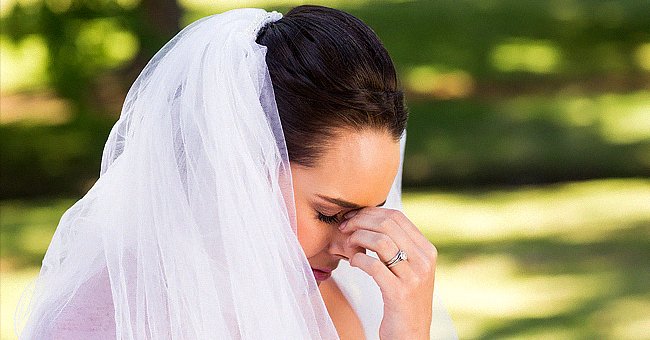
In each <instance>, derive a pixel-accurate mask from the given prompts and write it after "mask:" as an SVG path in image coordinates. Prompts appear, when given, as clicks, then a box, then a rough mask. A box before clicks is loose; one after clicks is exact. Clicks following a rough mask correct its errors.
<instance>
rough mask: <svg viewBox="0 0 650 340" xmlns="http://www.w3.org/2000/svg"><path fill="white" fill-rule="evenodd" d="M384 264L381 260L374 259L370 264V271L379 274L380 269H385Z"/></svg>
mask: <svg viewBox="0 0 650 340" xmlns="http://www.w3.org/2000/svg"><path fill="white" fill-rule="evenodd" d="M383 266H384V264H383V263H381V262H379V261H372V263H371V264H370V266H369V267H370V272H371V273H373V274H379V273H380V271H381V270H382V269H383Z"/></svg>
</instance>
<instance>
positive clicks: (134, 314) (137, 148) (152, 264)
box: [21, 9, 337, 339]
mask: <svg viewBox="0 0 650 340" xmlns="http://www.w3.org/2000/svg"><path fill="white" fill-rule="evenodd" d="M280 17H281V14H280V13H277V12H271V13H268V12H266V11H264V10H261V9H238V10H233V11H229V12H226V13H222V14H218V15H213V16H210V17H207V18H204V19H201V20H199V21H197V22H195V23H193V24H191V25H190V26H188V27H187V28H185V29H183V30H182V32H180V33H179V34H178V35H177V36H176V37H174V39H172V40H171V41H170V42H169V43H167V44H166V45H165V47H163V48H162V50H161V51H159V52H158V53H157V54H156V55H155V56H154V58H153V59H152V60H151V61H150V62H149V64H148V65H147V66H146V68H145V69H144V70H143V71H142V73H141V75H140V76H139V77H138V79H137V80H136V82H135V83H134V84H133V86H132V88H131V89H130V91H129V93H128V95H127V98H126V101H125V103H124V107H123V109H122V113H121V117H120V119H119V121H118V122H117V123H116V124H115V126H114V127H113V129H112V131H111V133H110V136H109V138H108V141H107V143H106V147H105V149H104V154H103V159H102V172H101V177H100V178H99V180H98V181H97V182H96V184H95V185H94V186H93V188H92V189H91V190H90V191H89V192H88V193H87V194H86V195H85V196H84V197H83V198H82V199H81V200H79V201H78V202H77V203H76V204H74V205H73V206H72V207H71V208H70V209H69V210H68V211H67V212H66V213H65V214H64V215H63V217H62V219H61V221H60V223H59V226H58V228H57V230H56V233H55V235H54V238H53V240H52V243H51V244H50V247H49V248H48V250H47V254H46V256H45V258H44V260H43V267H42V269H41V273H40V275H39V277H38V279H37V281H36V284H35V291H34V294H33V297H32V301H31V303H30V304H29V308H28V309H29V311H28V313H29V316H28V317H27V315H25V317H27V322H26V325H25V326H24V328H23V332H22V334H21V338H24V339H50V338H65V339H72V338H80V339H81V338H93V339H97V338H103V337H106V338H118V339H169V338H174V339H207V338H244V339H269V338H274V339H308V338H313V339H320V338H326V339H331V338H336V337H337V335H336V331H335V329H334V326H333V324H332V322H331V320H330V318H329V317H328V314H327V311H326V309H325V306H324V304H323V301H322V299H321V297H320V293H319V291H318V288H317V285H316V282H315V280H314V278H313V274H312V272H311V269H310V267H309V264H308V263H307V260H306V258H305V255H304V253H303V251H302V249H301V248H300V244H299V243H298V240H297V238H296V236H295V226H296V224H295V218H294V208H293V206H292V205H293V203H292V202H293V197H292V191H291V180H290V179H291V176H290V172H289V163H288V157H287V151H286V147H285V145H284V138H283V134H282V130H281V126H280V120H279V116H278V113H277V108H276V105H275V100H274V96H273V88H272V86H271V81H270V78H269V74H268V71H267V69H266V63H265V52H266V47H264V46H261V45H258V44H257V43H255V39H256V34H257V32H258V30H259V28H260V27H261V26H263V25H264V24H265V23H267V22H269V21H275V20H278V19H279V18H280ZM287 207H288V209H287ZM113 311H114V315H113ZM102 330H104V331H105V332H104V333H102ZM111 331H112V332H113V334H111Z"/></svg>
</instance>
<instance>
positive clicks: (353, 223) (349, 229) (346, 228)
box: [340, 209, 428, 264]
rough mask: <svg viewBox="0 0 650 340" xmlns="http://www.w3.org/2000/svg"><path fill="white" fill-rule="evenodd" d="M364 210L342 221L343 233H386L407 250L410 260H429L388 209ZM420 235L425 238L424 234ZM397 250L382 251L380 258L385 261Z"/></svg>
mask: <svg viewBox="0 0 650 340" xmlns="http://www.w3.org/2000/svg"><path fill="white" fill-rule="evenodd" d="M363 210H366V209H363ZM363 210H361V211H359V212H358V213H357V214H356V215H354V216H353V217H352V218H350V219H348V220H345V221H343V223H341V226H340V228H341V231H342V232H343V233H353V232H356V231H357V230H369V231H373V232H376V233H381V234H386V235H388V236H389V237H390V238H391V239H392V240H393V241H394V242H395V244H396V245H397V247H398V248H399V249H401V250H403V251H405V252H406V254H407V255H408V256H409V260H410V261H412V262H413V263H417V264H420V263H422V262H427V261H426V258H425V257H424V254H423V250H422V249H420V247H419V246H418V245H417V244H416V243H415V242H414V240H413V237H411V236H410V235H409V234H408V233H407V232H406V231H405V230H404V229H403V228H401V227H400V226H399V225H398V224H397V223H396V222H395V220H393V219H392V218H390V217H389V216H388V215H387V213H388V212H389V211H388V210H387V209H369V210H368V211H363ZM420 237H422V238H423V236H420ZM425 241H426V239H425ZM426 242H428V241H426ZM399 249H397V250H399ZM397 250H394V251H392V254H386V253H382V254H381V255H383V256H380V258H382V260H383V261H387V260H389V259H391V258H392V257H393V256H394V255H395V254H396V253H397ZM378 254H379V253H378Z"/></svg>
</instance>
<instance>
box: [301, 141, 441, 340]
mask: <svg viewBox="0 0 650 340" xmlns="http://www.w3.org/2000/svg"><path fill="white" fill-rule="evenodd" d="M338 132H339V133H338V134H337V137H335V138H334V139H333V140H332V141H331V143H330V145H329V147H328V149H327V151H326V152H325V153H324V154H323V156H322V157H321V159H319V160H318V162H317V164H316V165H315V166H313V167H304V166H301V165H299V164H294V163H292V164H291V171H292V177H293V188H294V196H295V202H296V214H297V221H298V240H299V242H300V244H301V246H302V248H303V250H304V252H305V255H306V256H307V259H308V261H309V263H310V265H311V267H312V269H319V270H323V271H330V270H334V269H335V268H336V266H337V265H338V263H339V261H340V260H346V261H350V264H351V265H352V266H354V267H358V268H360V269H361V270H363V271H365V272H366V273H367V274H368V275H370V276H372V278H373V279H374V280H375V282H377V284H378V286H379V288H380V290H381V293H382V298H383V300H384V318H383V320H382V322H381V326H380V329H379V335H380V337H381V338H382V339H395V338H408V339H428V338H429V325H430V324H431V300H432V296H433V286H434V278H435V265H436V258H437V251H436V248H435V247H434V246H433V245H432V244H431V243H430V242H429V241H428V240H427V239H426V238H425V237H424V235H422V233H421V232H420V231H419V230H418V228H417V227H416V226H415V225H414V224H413V223H412V222H411V221H410V220H409V219H408V218H407V217H406V216H405V215H404V214H402V213H401V212H399V211H397V210H391V209H385V208H381V207H378V206H381V205H382V204H383V203H384V202H385V200H386V197H387V196H388V193H389V191H390V187H391V185H392V182H393V179H394V178H395V175H396V173H397V169H398V166H399V159H400V147H399V142H395V141H394V139H393V138H392V136H391V135H390V134H388V133H387V132H384V131H378V130H363V131H348V130H345V131H338ZM327 198H330V199H327ZM331 199H338V200H339V201H345V202H349V203H354V205H355V206H346V204H342V202H337V201H334V200H331ZM319 212H320V213H321V214H323V215H326V216H335V217H328V218H326V221H322V220H320V219H319V214H318V213H319ZM366 249H370V250H372V251H374V252H376V253H377V254H378V255H379V258H380V260H381V261H387V260H389V259H390V258H392V257H393V256H394V255H395V254H396V253H397V251H398V250H399V249H402V250H404V251H405V252H406V253H407V254H408V260H406V261H402V262H400V263H398V264H397V265H395V266H393V267H391V268H387V267H386V266H385V265H384V264H383V263H382V262H381V261H379V260H377V259H375V258H373V257H370V256H368V255H366V254H365V250H366ZM329 281H331V279H325V280H324V283H325V285H323V286H329ZM317 282H318V283H319V284H321V282H319V281H318V279H317ZM321 290H322V289H321ZM330 314H332V311H330ZM334 319H335V317H334V316H333V320H334Z"/></svg>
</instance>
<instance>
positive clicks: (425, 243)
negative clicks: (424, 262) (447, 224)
mask: <svg viewBox="0 0 650 340" xmlns="http://www.w3.org/2000/svg"><path fill="white" fill-rule="evenodd" d="M383 210H385V213H386V214H387V216H388V217H389V218H390V219H391V220H393V221H394V222H395V223H396V224H397V225H398V226H400V228H402V230H404V231H405V232H406V233H407V234H408V235H409V236H410V237H411V239H412V240H413V242H414V243H415V244H417V245H418V247H420V249H422V250H425V251H431V250H433V249H432V248H433V244H431V242H430V241H429V240H428V239H427V237H426V236H424V234H423V233H422V231H420V229H418V227H417V226H416V225H415V224H414V223H413V222H411V220H409V218H408V217H406V215H404V213H402V212H401V211H399V210H395V209H386V208H384V209H383Z"/></svg>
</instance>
